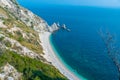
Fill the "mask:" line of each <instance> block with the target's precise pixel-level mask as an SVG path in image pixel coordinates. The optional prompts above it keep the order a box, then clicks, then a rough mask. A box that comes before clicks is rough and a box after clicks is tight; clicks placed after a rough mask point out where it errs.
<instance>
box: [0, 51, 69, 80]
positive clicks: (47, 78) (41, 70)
mask: <svg viewBox="0 0 120 80" xmlns="http://www.w3.org/2000/svg"><path fill="white" fill-rule="evenodd" d="M7 62H8V63H9V64H11V65H12V66H14V67H15V68H16V69H17V70H18V71H19V72H21V73H23V77H22V79H23V80H35V78H37V79H39V80H67V79H66V78H65V77H64V76H63V75H62V74H60V72H59V71H58V70H57V69H56V68H55V67H53V66H52V65H49V64H45V63H43V62H40V61H38V60H35V59H31V58H28V57H22V56H20V55H18V54H16V53H15V52H12V51H9V50H5V51H4V52H2V54H1V55H0V67H1V66H4V65H5V64H6V63H7Z"/></svg>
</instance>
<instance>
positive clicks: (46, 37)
mask: <svg viewBox="0 0 120 80" xmlns="http://www.w3.org/2000/svg"><path fill="white" fill-rule="evenodd" d="M50 35H51V33H50V32H43V33H40V35H39V36H40V40H41V45H42V47H43V52H44V53H45V54H44V55H43V57H44V58H45V59H46V60H47V61H49V62H51V63H52V65H54V66H55V67H56V68H57V69H58V70H59V71H60V72H61V73H62V74H63V75H64V76H66V77H67V78H68V79H69V80H86V79H84V78H82V77H78V76H76V75H75V74H74V73H73V72H72V71H70V70H68V68H67V66H66V65H64V64H63V63H62V61H60V60H59V58H58V56H57V55H56V54H55V51H54V50H53V48H52V45H51V43H50Z"/></svg>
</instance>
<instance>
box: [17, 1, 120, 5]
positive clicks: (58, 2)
mask: <svg viewBox="0 0 120 80" xmlns="http://www.w3.org/2000/svg"><path fill="white" fill-rule="evenodd" d="M19 1H23V2H25V1H27V2H28V1H30V2H32V3H34V2H37V3H39V4H59V5H86V6H102V7H103V6H104V7H120V0H19Z"/></svg>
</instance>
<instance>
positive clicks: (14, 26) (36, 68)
mask: <svg viewBox="0 0 120 80" xmlns="http://www.w3.org/2000/svg"><path fill="white" fill-rule="evenodd" d="M57 29H58V27H57V25H56V24H53V25H52V26H49V25H48V24H47V22H46V21H44V20H43V19H42V18H40V17H38V16H37V15H35V14H33V13H32V12H31V11H29V10H27V9H25V8H23V7H21V6H20V5H18V4H17V2H16V1H15V0H0V67H1V68H0V79H2V80H4V79H5V80H19V79H21V80H29V79H30V80H35V79H37V80H46V79H47V80H51V79H52V80H58V79H60V80H65V79H66V78H65V77H64V76H63V75H62V74H61V73H60V72H59V71H58V70H57V69H56V68H55V67H54V66H52V65H51V64H49V62H47V61H46V59H44V58H43V57H42V56H41V55H42V54H44V53H43V48H42V46H41V41H40V39H39V34H40V33H41V32H46V31H47V32H53V31H55V30H57ZM15 75H16V76H15Z"/></svg>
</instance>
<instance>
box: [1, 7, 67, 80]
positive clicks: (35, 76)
mask: <svg viewBox="0 0 120 80" xmlns="http://www.w3.org/2000/svg"><path fill="white" fill-rule="evenodd" d="M0 14H4V15H5V16H7V18H1V20H3V21H4V24H5V25H7V26H8V28H7V29H10V28H12V27H13V26H14V24H15V25H16V26H17V27H19V28H20V29H22V30H23V31H24V32H26V33H27V34H28V35H29V33H32V34H33V35H34V36H35V37H34V38H33V37H31V36H29V37H30V39H29V40H28V39H24V38H23V37H22V36H21V34H20V33H17V32H16V33H15V35H12V34H11V33H9V32H8V31H7V29H3V28H0V33H2V34H4V35H6V36H8V37H10V38H13V39H15V40H17V41H19V42H20V43H21V44H22V45H23V46H26V47H27V48H29V49H31V50H32V51H35V52H36V53H42V51H43V50H42V47H41V46H40V44H38V42H37V40H38V39H39V37H38V34H37V33H36V32H35V31H34V30H33V29H32V28H31V27H29V26H26V25H25V24H24V23H23V22H21V21H20V20H18V19H17V18H15V17H14V15H13V14H11V13H9V12H8V11H7V10H6V9H3V8H1V7H0ZM0 41H2V39H1V40H0ZM1 51H2V50H0V67H1V66H4V65H5V64H6V63H7V62H8V63H10V64H11V65H12V66H14V67H15V68H16V69H17V70H18V72H21V73H23V76H22V79H23V80H67V78H66V77H64V76H63V75H62V74H61V73H60V72H59V71H58V70H57V69H56V68H55V67H53V66H52V65H49V64H45V63H43V62H41V61H38V60H35V59H31V58H28V57H23V56H20V55H18V54H16V53H15V52H11V51H9V50H5V51H3V52H1Z"/></svg>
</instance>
